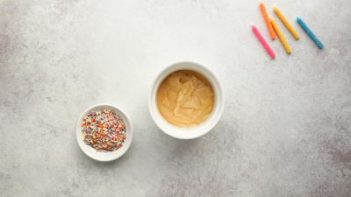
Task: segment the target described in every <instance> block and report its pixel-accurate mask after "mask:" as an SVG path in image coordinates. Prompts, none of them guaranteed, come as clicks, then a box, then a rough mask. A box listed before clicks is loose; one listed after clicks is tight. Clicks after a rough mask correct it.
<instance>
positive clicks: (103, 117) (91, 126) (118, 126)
mask: <svg viewBox="0 0 351 197" xmlns="http://www.w3.org/2000/svg"><path fill="white" fill-rule="evenodd" d="M81 127H82V134H83V141H84V142H85V143H86V144H87V145H90V146H91V147H93V148H94V149H96V150H102V151H115V150H118V149H119V148H121V147H122V145H123V143H124V141H125V140H126V126H125V124H124V122H123V120H122V118H121V117H120V116H118V115H116V113H115V112H113V111H111V110H108V109H105V110H102V111H91V112H89V113H88V114H87V115H86V116H85V117H84V118H83V122H82V124H81Z"/></svg>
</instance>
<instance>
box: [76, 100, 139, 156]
mask: <svg viewBox="0 0 351 197" xmlns="http://www.w3.org/2000/svg"><path fill="white" fill-rule="evenodd" d="M98 107H106V108H109V109H111V110H112V111H114V112H116V114H117V115H121V118H122V119H123V120H124V121H125V124H126V125H127V126H128V129H127V131H126V132H127V135H128V139H127V140H128V141H127V140H126V141H125V142H124V145H125V146H124V147H125V148H124V149H118V150H115V151H111V152H98V151H96V150H95V149H94V148H92V147H90V146H89V145H87V144H85V143H84V142H83V140H82V138H81V137H80V136H79V134H81V121H82V119H83V117H84V116H85V115H86V114H87V113H88V112H90V111H92V110H93V109H95V108H98ZM75 130H76V131H75V136H76V140H77V143H78V146H79V148H80V150H81V151H82V152H83V153H84V154H85V155H86V156H88V157H89V158H91V159H93V160H96V161H100V162H109V161H114V160H116V159H119V158H120V157H122V156H123V155H124V154H125V153H126V152H128V150H129V148H130V146H131V144H132V142H133V136H134V130H133V124H132V122H131V119H130V118H129V116H128V115H127V114H126V113H125V111H124V110H123V109H121V108H120V107H117V106H115V105H113V104H110V103H98V104H95V105H91V106H89V107H88V108H86V109H85V110H84V111H83V112H82V113H81V115H80V116H79V119H78V121H77V123H76V129H75ZM82 146H85V147H87V148H89V149H94V150H95V151H96V154H111V155H112V154H114V155H113V156H111V157H109V158H108V159H101V158H99V157H96V156H94V155H93V154H90V153H89V152H87V151H86V149H84V148H83V147H82ZM116 153H118V154H116Z"/></svg>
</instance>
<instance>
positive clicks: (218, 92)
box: [148, 61, 224, 140]
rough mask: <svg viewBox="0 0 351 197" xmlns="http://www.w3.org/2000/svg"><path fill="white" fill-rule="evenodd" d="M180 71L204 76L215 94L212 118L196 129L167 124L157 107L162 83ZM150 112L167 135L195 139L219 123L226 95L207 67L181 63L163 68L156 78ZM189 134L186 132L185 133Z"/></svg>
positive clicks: (185, 62) (186, 62)
mask: <svg viewBox="0 0 351 197" xmlns="http://www.w3.org/2000/svg"><path fill="white" fill-rule="evenodd" d="M179 70H192V71H195V72H198V73H200V74H201V75H203V76H204V77H205V78H206V79H207V80H208V81H209V82H210V83H211V85H212V88H213V89H214V92H215V107H214V110H213V112H212V114H211V116H210V117H209V118H208V119H207V120H206V121H205V122H203V123H201V124H200V125H198V126H195V127H189V128H187V127H176V126H174V125H172V124H171V123H169V122H167V121H166V120H165V119H164V118H163V116H162V115H161V114H160V112H159V110H158V107H157V103H156V102H157V101H156V100H157V99H156V97H157V91H158V88H159V86H160V84H161V83H162V81H163V80H164V79H165V78H166V77H167V76H169V74H171V73H173V72H176V71H179ZM148 105H149V112H150V115H151V117H152V119H153V121H154V122H155V124H156V125H157V127H158V128H159V129H160V130H161V131H163V132H164V133H165V134H167V135H169V136H171V137H174V138H177V139H184V140H186V139H195V138H199V137H201V136H203V135H205V134H207V133H209V132H210V131H211V130H212V129H213V128H214V127H215V126H216V125H217V123H218V122H219V120H220V118H221V116H222V114H223V109H224V95H223V90H222V86H221V84H220V82H219V80H218V77H217V76H216V75H215V74H214V73H213V72H212V71H211V70H209V69H208V68H207V67H205V66H203V65H202V64H200V63H196V62H192V61H180V62H176V63H173V64H170V65H168V66H166V67H165V68H163V69H162V70H161V71H160V72H159V73H158V74H157V75H156V77H155V80H154V81H153V83H152V86H151V91H150V94H149V100H148ZM185 130H186V131H187V132H184V131H185Z"/></svg>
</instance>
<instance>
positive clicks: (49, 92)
mask: <svg viewBox="0 0 351 197" xmlns="http://www.w3.org/2000/svg"><path fill="white" fill-rule="evenodd" d="M0 2H1V3H0V90H1V94H0V120H1V121H0V132H1V133H0V134H1V138H0V139H1V143H0V196H35V197H37V196H133V197H134V196H267V197H269V196H279V197H280V196H299V197H304V196H312V197H317V196H333V197H334V196H335V197H350V196H351V34H350V32H351V23H350V18H351V13H350V8H351V1H350V0H338V1H332V0H309V1H305V0H295V1H266V3H267V7H269V8H271V7H272V5H273V4H274V3H276V4H277V5H278V6H279V7H280V8H281V9H282V11H283V12H284V13H285V14H286V15H287V17H288V18H289V19H290V21H292V22H293V23H294V26H295V27H296V28H297V29H298V31H299V32H300V33H301V40H300V41H298V42H296V41H294V40H293V38H292V37H291V36H290V35H289V34H288V33H287V31H286V30H285V28H283V26H282V24H281V23H280V22H279V25H280V26H281V28H282V29H284V32H285V33H286V36H287V38H288V40H289V41H290V43H291V45H292V47H293V53H292V55H290V56H287V55H286V54H285V52H284V50H283V48H282V47H281V45H280V43H279V42H278V41H274V42H270V43H271V44H272V46H273V48H274V49H275V51H276V52H277V59H276V60H275V61H271V60H270V59H269V57H268V56H267V55H266V54H265V52H264V50H263V49H262V47H261V46H260V45H259V43H258V41H257V40H256V38H255V37H254V36H253V34H252V32H251V29H250V25H251V24H256V25H257V26H258V27H259V28H260V29H261V31H262V32H263V34H264V36H265V37H266V38H268V33H267V31H266V28H265V26H264V23H263V21H262V18H261V16H260V13H259V10H258V1H252V0H251V1H247V0H237V1H230V0H203V1H200V0H193V1H190V0H188V1H186V0H169V1H164V0H138V1H137V0H124V1H122V0H104V1H92V0H56V1H54V0H32V1H23V0H2V1H0ZM270 10H271V9H270ZM297 16H301V17H302V18H303V19H304V20H305V21H306V22H307V23H308V24H309V25H310V26H311V27H312V28H313V29H314V31H315V32H316V33H317V35H319V37H320V38H321V39H322V40H323V41H324V43H325V45H326V48H325V50H322V51H321V50H319V49H318V48H317V47H316V46H314V44H313V43H312V42H311V40H309V39H308V38H307V36H306V35H305V34H304V33H303V32H302V30H301V29H300V28H299V27H298V25H297V24H296V22H295V18H296V17H297ZM274 17H275V16H274ZM182 60H190V61H195V62H199V63H201V64H204V65H206V66H207V67H208V68H209V69H211V70H213V72H215V73H216V74H217V76H218V77H219V78H220V81H221V83H222V85H223V89H224V91H225V98H226V103H225V105H226V106H225V111H224V114H223V118H222V119H221V121H220V123H219V124H218V126H217V127H216V128H215V129H214V130H213V131H212V132H211V133H209V134H208V135H206V136H204V137H202V138H200V139H197V140H191V141H179V140H175V139H172V138H171V137H169V136H166V135H165V134H163V133H162V132H161V131H160V130H158V128H157V127H156V126H155V124H154V123H153V121H152V120H151V117H150V115H149V112H148V108H147V96H148V94H149V89H150V87H151V84H152V81H153V79H154V78H155V76H156V75H157V73H159V72H160V71H161V70H162V69H163V68H165V67H166V66H167V65H169V64H172V63H174V62H177V61H182ZM101 102H111V103H112V104H115V105H118V106H120V107H121V108H123V109H124V110H125V111H126V112H127V113H128V115H129V116H130V117H131V118H132V120H133V122H134V127H135V138H134V143H133V145H132V147H131V149H130V151H129V152H128V153H127V155H125V156H124V157H123V158H121V159H119V160H118V161H116V162H112V163H99V162H95V161H93V160H91V159H89V158H88V157H86V156H85V155H84V154H83V153H82V152H81V151H80V150H79V148H78V146H77V143H76V141H75V135H74V127H75V123H76V121H77V119H78V117H79V115H80V113H81V112H82V111H83V110H85V109H86V108H87V107H88V106H90V105H93V104H96V103H101Z"/></svg>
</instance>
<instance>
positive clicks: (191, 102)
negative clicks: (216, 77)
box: [157, 70, 214, 127]
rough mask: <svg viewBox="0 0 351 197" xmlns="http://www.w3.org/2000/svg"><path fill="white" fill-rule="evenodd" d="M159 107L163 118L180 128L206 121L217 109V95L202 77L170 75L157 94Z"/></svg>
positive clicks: (186, 72)
mask: <svg viewBox="0 0 351 197" xmlns="http://www.w3.org/2000/svg"><path fill="white" fill-rule="evenodd" d="M157 105H158V108H159V110H160V113H161V114H162V116H163V117H164V118H165V119H166V120H167V121H168V122H170V123H171V124H173V125H175V126H179V127H191V126H196V125H198V124H200V123H202V122H204V121H205V120H206V119H207V118H208V117H209V115H210V114H211V112H212V110H213V105H214V92H213V88H212V86H211V84H210V83H209V81H208V80H207V79H206V78H205V77H203V76H202V75H201V74H199V73H197V72H194V71H190V70H180V71H176V72H174V73H172V74H170V75H169V76H168V77H167V78H166V79H165V80H163V82H162V83H161V85H160V87H159V89H158V92H157Z"/></svg>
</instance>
